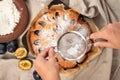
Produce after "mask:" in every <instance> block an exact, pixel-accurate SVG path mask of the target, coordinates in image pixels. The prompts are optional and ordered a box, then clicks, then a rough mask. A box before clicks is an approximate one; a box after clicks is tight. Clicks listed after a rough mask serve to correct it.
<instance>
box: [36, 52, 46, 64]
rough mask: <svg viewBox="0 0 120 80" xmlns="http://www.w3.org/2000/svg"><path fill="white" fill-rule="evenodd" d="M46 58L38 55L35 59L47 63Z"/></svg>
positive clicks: (37, 61)
mask: <svg viewBox="0 0 120 80" xmlns="http://www.w3.org/2000/svg"><path fill="white" fill-rule="evenodd" d="M45 61H46V59H45V58H44V57H43V56H42V55H40V54H39V55H38V56H37V58H36V59H35V61H34V63H36V64H40V63H45Z"/></svg>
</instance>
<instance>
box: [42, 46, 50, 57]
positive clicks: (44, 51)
mask: <svg viewBox="0 0 120 80" xmlns="http://www.w3.org/2000/svg"><path fill="white" fill-rule="evenodd" d="M49 49H50V47H49V48H46V49H44V50H43V51H42V52H41V53H40V56H42V57H44V58H45V57H47V56H48V51H49Z"/></svg>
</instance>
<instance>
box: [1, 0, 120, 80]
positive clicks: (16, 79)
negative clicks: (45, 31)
mask: <svg viewBox="0 0 120 80" xmlns="http://www.w3.org/2000/svg"><path fill="white" fill-rule="evenodd" d="M39 1H40V2H39ZM45 1H46V2H45ZM41 2H44V3H47V4H48V3H49V2H50V0H26V4H27V6H28V8H29V12H30V22H31V21H32V19H33V18H34V17H35V16H36V14H37V13H38V12H39V10H40V9H41V8H43V7H42V5H40V3H41ZM115 2H117V4H119V3H120V1H119V0H70V6H71V7H72V8H74V9H75V10H77V11H78V12H81V13H82V14H83V15H85V16H87V17H89V18H92V19H91V20H93V21H94V22H95V23H96V25H97V26H99V27H103V26H104V25H106V24H107V23H109V22H114V21H118V20H119V19H120V15H119V11H120V9H118V7H117V5H116V6H115V4H116V3H115ZM47 4H46V5H47ZM30 22H29V23H30ZM29 25H30V24H29ZM29 25H28V26H29ZM28 28H29V27H28ZM26 31H27V30H26ZM26 31H25V32H24V33H23V35H24V34H25V33H26ZM21 38H22V36H21V37H20V39H21ZM20 45H23V44H22V43H20ZM112 53H113V50H112V49H108V48H106V49H104V50H103V53H102V54H101V55H100V56H98V57H97V58H95V59H94V60H93V61H91V63H90V64H89V66H88V67H87V68H85V69H83V70H81V71H78V73H76V74H74V75H73V76H70V77H69V78H67V79H62V80H109V79H110V71H111V64H112ZM116 53H119V51H118V52H116ZM6 58H7V59H6ZM17 64H18V60H16V59H14V58H13V57H12V55H11V54H6V55H4V56H3V55H0V80H34V79H33V76H32V72H33V68H32V69H31V70H29V71H23V70H20V69H19V68H18V66H17ZM118 79H119V78H117V79H116V80H118ZM114 80H115V79H114Z"/></svg>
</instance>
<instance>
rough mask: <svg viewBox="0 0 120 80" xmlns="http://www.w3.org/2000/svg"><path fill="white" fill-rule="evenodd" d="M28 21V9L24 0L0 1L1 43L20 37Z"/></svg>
mask: <svg viewBox="0 0 120 80" xmlns="http://www.w3.org/2000/svg"><path fill="white" fill-rule="evenodd" d="M27 22H28V10H27V7H26V5H25V3H24V1H23V0H1V1H0V43H5V42H9V41H12V40H14V39H16V38H18V37H19V36H20V35H21V34H22V33H23V32H24V30H25V28H26V25H27Z"/></svg>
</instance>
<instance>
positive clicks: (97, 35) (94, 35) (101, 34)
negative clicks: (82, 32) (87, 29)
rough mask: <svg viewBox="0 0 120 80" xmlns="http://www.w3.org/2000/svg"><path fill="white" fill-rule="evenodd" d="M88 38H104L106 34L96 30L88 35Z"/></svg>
mask: <svg viewBox="0 0 120 80" xmlns="http://www.w3.org/2000/svg"><path fill="white" fill-rule="evenodd" d="M90 38H91V39H98V38H102V39H106V38H107V36H106V34H105V33H104V32H102V31H98V32H95V33H92V34H91V35H90Z"/></svg>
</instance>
